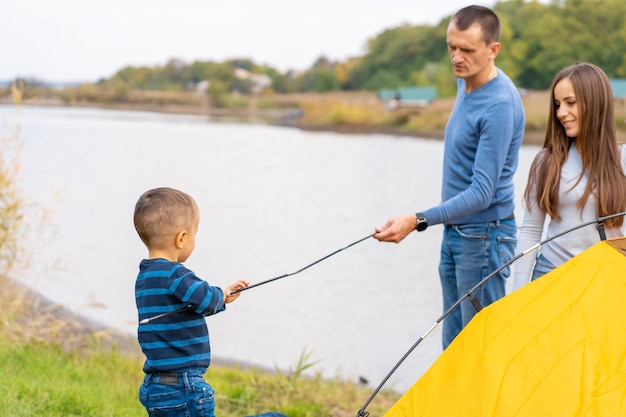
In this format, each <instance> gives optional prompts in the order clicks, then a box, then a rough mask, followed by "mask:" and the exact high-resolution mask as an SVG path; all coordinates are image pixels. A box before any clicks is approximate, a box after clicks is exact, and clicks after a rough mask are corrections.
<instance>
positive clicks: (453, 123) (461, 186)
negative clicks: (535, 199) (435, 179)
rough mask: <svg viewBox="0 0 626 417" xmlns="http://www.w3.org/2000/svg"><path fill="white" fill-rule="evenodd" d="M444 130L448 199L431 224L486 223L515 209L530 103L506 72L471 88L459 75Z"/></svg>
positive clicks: (436, 210) (445, 194)
mask: <svg viewBox="0 0 626 417" xmlns="http://www.w3.org/2000/svg"><path fill="white" fill-rule="evenodd" d="M457 89H458V91H457V95H456V101H455V103H454V108H453V109H452V113H451V114H450V118H449V119H448V123H447V125H446V130H445V135H444V160H443V184H442V190H441V197H442V203H441V204H440V205H438V206H436V207H433V208H430V209H428V210H425V211H424V212H423V213H424V216H426V218H427V219H428V223H429V224H431V225H432V224H439V223H446V224H465V223H483V222H490V221H494V220H499V219H504V218H507V217H508V216H510V215H511V214H513V210H514V209H515V201H514V187H513V175H514V174H515V170H516V169H517V163H518V152H519V148H520V145H521V144H522V140H523V138H524V124H525V116H524V107H523V105H522V100H521V98H520V95H519V92H518V91H517V88H516V87H515V85H514V84H513V82H512V81H511V80H510V79H509V77H507V76H506V74H504V72H502V71H500V70H498V76H497V77H495V78H493V79H492V80H490V81H488V82H487V83H485V84H483V85H482V86H481V87H479V88H478V89H476V90H474V91H472V92H471V93H469V94H466V93H465V81H464V80H463V79H458V81H457Z"/></svg>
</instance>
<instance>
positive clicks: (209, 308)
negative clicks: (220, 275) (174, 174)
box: [135, 259, 226, 373]
mask: <svg viewBox="0 0 626 417" xmlns="http://www.w3.org/2000/svg"><path fill="white" fill-rule="evenodd" d="M135 302H136V303H137V311H138V314H139V321H140V322H141V320H143V319H145V318H150V317H154V316H156V315H157V314H161V313H167V312H170V311H174V310H177V309H179V308H181V307H185V306H188V305H191V306H193V309H190V310H186V311H184V312H181V313H176V314H172V315H170V316H166V317H163V318H161V319H158V320H155V321H154V322H151V323H148V324H143V325H139V327H138V330H137V334H138V339H139V345H140V346H141V350H142V351H143V353H144V354H145V355H146V361H145V363H144V366H143V370H144V372H145V373H154V372H165V371H176V370H180V369H188V368H204V369H206V368H207V367H208V366H209V363H210V361H211V347H210V344H209V330H208V328H207V325H206V321H205V319H204V316H208V315H211V314H215V313H219V312H220V311H223V310H224V309H225V308H226V307H225V304H224V294H223V293H222V290H221V289H219V288H218V287H213V286H210V285H209V284H208V283H207V282H206V281H203V280H201V279H200V278H198V277H197V276H196V275H195V274H194V273H193V272H192V271H190V270H189V269H187V268H185V267H184V266H183V264H181V263H178V262H171V261H167V260H165V259H144V260H143V261H141V264H140V265H139V275H138V276H137V281H136V282H135Z"/></svg>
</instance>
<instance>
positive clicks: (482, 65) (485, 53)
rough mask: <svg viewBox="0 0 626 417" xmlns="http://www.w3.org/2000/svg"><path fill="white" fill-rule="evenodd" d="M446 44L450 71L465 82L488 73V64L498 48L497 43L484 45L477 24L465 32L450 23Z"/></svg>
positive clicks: (453, 23) (480, 30) (481, 32)
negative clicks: (450, 65) (485, 72)
mask: <svg viewBox="0 0 626 417" xmlns="http://www.w3.org/2000/svg"><path fill="white" fill-rule="evenodd" d="M447 42H448V54H449V55H450V61H451V63H452V71H453V72H454V75H455V76H457V77H458V78H463V79H466V80H467V79H472V78H473V77H475V76H476V75H478V74H481V73H482V72H484V71H489V70H490V67H489V63H490V62H492V61H493V60H494V59H495V57H496V55H497V53H498V51H499V47H500V44H499V43H498V42H493V43H491V44H486V43H485V41H484V38H483V30H482V28H481V27H480V25H479V24H478V23H474V24H473V25H472V26H470V27H469V28H467V30H459V29H458V28H457V27H456V24H455V22H450V25H448V34H447Z"/></svg>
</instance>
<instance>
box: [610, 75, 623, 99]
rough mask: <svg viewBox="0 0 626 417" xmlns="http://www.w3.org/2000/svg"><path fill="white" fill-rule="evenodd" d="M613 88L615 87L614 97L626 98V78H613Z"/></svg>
mask: <svg viewBox="0 0 626 417" xmlns="http://www.w3.org/2000/svg"><path fill="white" fill-rule="evenodd" d="M610 81H611V88H613V97H615V98H620V99H626V78H613V79H611V80H610Z"/></svg>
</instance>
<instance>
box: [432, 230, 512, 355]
mask: <svg viewBox="0 0 626 417" xmlns="http://www.w3.org/2000/svg"><path fill="white" fill-rule="evenodd" d="M516 244H517V228H516V225H515V219H511V220H499V221H495V222H489V223H473V224H463V225H444V233H443V240H442V243H441V259H440V262H439V277H440V279H441V288H442V292H443V310H444V312H446V311H448V310H449V309H450V308H451V307H452V306H453V305H454V304H455V303H456V302H457V301H458V300H459V299H461V298H462V297H464V296H466V295H467V293H468V291H469V290H471V289H472V288H473V287H474V286H476V284H478V283H479V282H480V281H482V280H483V279H484V278H486V277H487V276H489V275H490V274H491V273H493V272H494V271H495V270H497V269H498V268H500V267H501V266H502V265H504V264H505V263H506V262H508V261H510V260H511V259H512V258H513V256H514V253H515V246H516ZM509 275H510V268H509V267H506V268H504V269H503V270H502V271H500V272H499V273H498V274H496V275H494V276H493V277H491V278H490V279H489V280H488V281H487V282H486V283H485V284H483V285H482V286H481V287H480V288H479V289H477V290H476V292H475V295H476V297H477V298H478V301H480V304H481V305H482V306H483V307H486V306H487V305H489V304H491V303H493V302H494V301H496V300H498V299H500V298H502V297H504V295H505V291H506V290H505V284H506V278H507V277H508V276H509ZM475 314H476V309H475V308H474V306H473V305H472V303H471V302H470V301H469V299H467V298H466V299H465V300H463V301H462V302H461V305H460V306H458V307H457V308H455V309H454V310H452V311H451V312H450V314H449V315H448V316H447V317H446V318H445V319H444V320H443V332H442V342H443V348H444V349H445V348H446V347H447V346H448V345H449V344H450V342H452V340H453V339H454V338H455V337H456V335H457V334H458V333H459V332H460V331H461V329H463V327H465V325H467V323H469V321H470V320H471V319H472V317H474V315H475Z"/></svg>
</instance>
